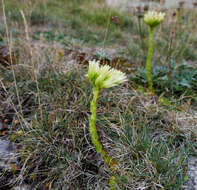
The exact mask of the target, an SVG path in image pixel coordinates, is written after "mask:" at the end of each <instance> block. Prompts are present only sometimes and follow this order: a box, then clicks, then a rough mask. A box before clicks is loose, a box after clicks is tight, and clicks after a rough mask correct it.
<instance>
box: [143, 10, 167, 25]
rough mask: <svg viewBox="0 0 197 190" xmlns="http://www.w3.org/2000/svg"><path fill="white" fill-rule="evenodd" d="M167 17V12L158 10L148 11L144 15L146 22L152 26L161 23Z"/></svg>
mask: <svg viewBox="0 0 197 190" xmlns="http://www.w3.org/2000/svg"><path fill="white" fill-rule="evenodd" d="M164 17H165V13H162V12H157V11H148V12H147V13H146V14H145V15H144V22H145V23H146V24H147V25H149V26H150V27H151V28H153V27H156V26H157V25H159V24H160V23H161V22H162V21H163V20H164Z"/></svg>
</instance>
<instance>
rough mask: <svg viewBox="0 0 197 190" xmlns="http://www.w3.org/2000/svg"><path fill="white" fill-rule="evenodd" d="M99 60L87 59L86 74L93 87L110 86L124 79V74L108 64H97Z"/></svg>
mask: <svg viewBox="0 0 197 190" xmlns="http://www.w3.org/2000/svg"><path fill="white" fill-rule="evenodd" d="M99 63H100V62H99V61H95V60H93V61H89V69H88V74H87V75H86V76H87V77H88V79H89V80H90V82H91V83H92V84H93V86H94V87H98V88H100V89H101V88H110V87H113V86H116V85H118V84H120V83H122V82H124V81H127V79H126V75H125V74H124V73H123V72H121V71H118V70H116V69H113V68H111V67H110V66H108V65H104V66H99Z"/></svg>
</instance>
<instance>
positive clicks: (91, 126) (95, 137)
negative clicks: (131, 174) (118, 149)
mask: <svg viewBox="0 0 197 190" xmlns="http://www.w3.org/2000/svg"><path fill="white" fill-rule="evenodd" d="M99 92H100V89H99V88H97V87H93V99H92V101H91V104H90V111H91V113H92V114H91V116H90V119H89V131H90V135H91V140H92V143H93V145H94V147H95V149H96V151H97V152H98V153H99V154H100V155H101V157H102V158H103V159H104V161H105V163H106V164H107V165H108V166H109V168H110V170H111V171H112V172H113V171H114V165H115V164H116V162H115V160H114V159H113V158H111V157H110V156H108V155H107V152H106V151H105V150H104V149H103V146H102V144H101V142H100V140H99V136H98V132H97V129H96V125H95V123H96V109H97V99H98V96H99ZM114 184H115V177H114V176H112V177H111V178H110V186H111V187H110V188H111V189H112V190H113V189H114Z"/></svg>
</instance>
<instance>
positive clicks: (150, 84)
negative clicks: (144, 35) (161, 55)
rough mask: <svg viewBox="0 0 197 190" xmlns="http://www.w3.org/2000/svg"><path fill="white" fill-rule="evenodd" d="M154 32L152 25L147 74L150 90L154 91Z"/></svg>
mask: <svg viewBox="0 0 197 190" xmlns="http://www.w3.org/2000/svg"><path fill="white" fill-rule="evenodd" d="M153 34H154V27H150V34H149V39H148V45H149V49H148V55H147V59H146V75H147V79H148V86H149V90H150V91H151V92H153V81H152V76H151V60H152V55H153Z"/></svg>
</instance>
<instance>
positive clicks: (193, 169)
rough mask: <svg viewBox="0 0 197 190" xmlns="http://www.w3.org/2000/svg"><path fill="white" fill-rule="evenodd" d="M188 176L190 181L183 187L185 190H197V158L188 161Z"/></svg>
mask: <svg viewBox="0 0 197 190" xmlns="http://www.w3.org/2000/svg"><path fill="white" fill-rule="evenodd" d="M187 175H188V177H189V180H188V181H187V183H186V184H185V186H184V187H183V190H197V158H196V157H190V158H189V160H188V171H187Z"/></svg>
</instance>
